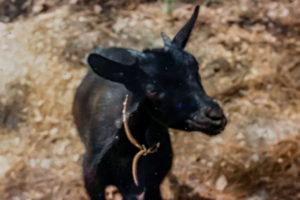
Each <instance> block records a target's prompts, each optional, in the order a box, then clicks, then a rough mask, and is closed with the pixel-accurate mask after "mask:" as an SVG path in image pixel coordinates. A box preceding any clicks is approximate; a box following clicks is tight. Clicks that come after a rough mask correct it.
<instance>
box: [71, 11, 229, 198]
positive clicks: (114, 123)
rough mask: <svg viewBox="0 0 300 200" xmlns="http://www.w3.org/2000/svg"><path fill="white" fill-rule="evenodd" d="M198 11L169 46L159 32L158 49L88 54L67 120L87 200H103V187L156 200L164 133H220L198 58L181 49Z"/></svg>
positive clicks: (167, 148)
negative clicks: (78, 143)
mask: <svg viewBox="0 0 300 200" xmlns="http://www.w3.org/2000/svg"><path fill="white" fill-rule="evenodd" d="M198 11H199V6H197V7H196V8H195V10H194V13H193V15H192V17H191V18H190V20H189V21H188V22H187V23H186V25H185V26H184V27H183V28H182V29H181V30H180V31H179V32H178V33H177V34H176V36H175V37H174V39H173V40H171V39H170V38H169V37H168V36H167V35H166V34H164V33H162V37H163V40H164V47H163V48H160V49H152V50H144V51H136V50H132V49H126V48H107V49H104V48H99V47H98V48H96V50H95V52H94V53H92V54H90V55H89V57H88V63H89V65H90V66H91V68H92V70H93V71H94V72H89V73H88V74H87V76H86V77H85V78H84V80H83V81H82V83H81V85H80V86H79V88H78V90H77V93H76V97H75V101H74V106H73V113H74V118H75V123H76V125H77V128H78V131H79V133H80V137H81V139H82V141H83V143H84V144H85V147H86V153H85V157H84V162H83V171H84V180H85V187H86V189H87V192H88V194H89V196H90V198H91V199H92V200H104V199H105V197H104V190H105V187H106V186H107V185H115V186H117V187H118V189H119V191H120V193H121V194H122V195H123V198H124V199H126V200H134V199H138V196H143V197H141V198H142V199H145V200H159V199H161V195H160V191H159V187H160V183H161V182H162V180H163V179H164V177H165V176H166V174H167V172H168V171H169V169H170V168H171V164H172V148H171V144H170V138H169V134H168V128H169V127H170V128H175V129H179V130H185V131H202V132H204V133H206V134H209V135H215V134H218V133H220V132H221V131H222V130H223V129H224V127H225V125H226V118H225V116H224V114H223V111H222V109H221V108H220V106H219V105H218V104H217V103H216V102H215V101H214V100H213V99H211V98H210V97H208V96H207V95H206V93H205V91H204V89H203V87H202V85H201V80H200V77H199V74H198V71H199V68H198V63H197V61H196V59H195V58H194V56H193V55H191V54H190V53H188V52H186V51H184V50H183V49H184V47H185V45H186V43H187V41H188V39H189V36H190V33H191V31H192V29H193V26H194V24H195V21H196V19H197V16H198ZM127 96H128V110H127V116H128V119H126V120H124V121H125V122H126V123H125V124H124V123H123V121H122V116H124V115H122V110H124V109H125V108H124V106H123V102H124V100H125V99H126V100H127ZM125 107H126V105H125ZM127 122H128V124H127ZM124 126H125V128H126V127H127V128H128V129H129V130H127V131H125V129H124ZM128 134H129V135H128ZM130 134H132V135H131V136H130ZM130 137H131V138H130ZM132 140H136V142H134V141H133V142H132ZM141 144H143V145H141ZM137 147H138V148H137ZM140 152H141V154H139V155H137V153H140ZM146 152H147V153H148V155H146V154H147V153H146ZM142 154H143V155H145V156H141V155H142ZM140 156H141V157H140ZM134 158H135V164H133V160H134ZM139 158H140V159H139ZM136 163H137V164H136ZM132 170H133V171H134V172H133V173H132ZM141 194H142V195H141ZM141 198H139V199H141Z"/></svg>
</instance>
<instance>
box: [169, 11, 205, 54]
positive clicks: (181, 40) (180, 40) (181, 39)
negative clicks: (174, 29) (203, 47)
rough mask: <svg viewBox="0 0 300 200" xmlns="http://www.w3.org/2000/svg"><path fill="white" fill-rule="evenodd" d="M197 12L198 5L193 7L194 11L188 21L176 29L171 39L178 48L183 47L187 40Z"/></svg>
mask: <svg viewBox="0 0 300 200" xmlns="http://www.w3.org/2000/svg"><path fill="white" fill-rule="evenodd" d="M198 13H199V5H198V6H196V8H195V9H194V13H193V15H192V16H191V18H190V19H189V21H188V22H187V23H186V24H185V25H184V26H183V27H182V28H181V29H180V30H179V31H178V33H177V34H176V35H175V37H174V39H173V43H174V44H175V45H176V46H177V47H178V48H180V49H183V48H184V47H185V45H186V43H187V41H188V40H189V37H190V34H191V32H192V30H193V27H194V25H195V22H196V20H197V17H198Z"/></svg>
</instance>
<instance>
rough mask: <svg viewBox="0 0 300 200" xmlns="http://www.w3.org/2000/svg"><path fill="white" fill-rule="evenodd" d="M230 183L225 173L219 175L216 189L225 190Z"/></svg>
mask: <svg viewBox="0 0 300 200" xmlns="http://www.w3.org/2000/svg"><path fill="white" fill-rule="evenodd" d="M227 185H228V182H227V179H226V177H225V176H224V175H221V176H219V178H218V179H217V181H216V185H215V187H216V189H217V190H219V191H223V190H224V189H225V188H226V186H227Z"/></svg>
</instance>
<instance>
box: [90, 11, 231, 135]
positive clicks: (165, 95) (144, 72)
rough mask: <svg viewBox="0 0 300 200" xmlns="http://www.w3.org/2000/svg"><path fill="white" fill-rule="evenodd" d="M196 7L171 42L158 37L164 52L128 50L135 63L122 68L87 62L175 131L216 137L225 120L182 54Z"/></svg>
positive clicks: (100, 60) (95, 58)
mask: <svg viewBox="0 0 300 200" xmlns="http://www.w3.org/2000/svg"><path fill="white" fill-rule="evenodd" d="M198 12H199V7H198V6H197V7H196V8H195V10H194V13H193V15H192V17H191V18H190V20H189V21H188V22H187V23H186V24H185V25H184V26H183V28H182V29H181V30H180V31H179V32H178V33H177V34H176V36H175V37H174V39H173V40H171V39H170V38H169V37H168V36H167V35H166V34H165V33H162V38H163V40H164V48H160V49H152V50H144V51H142V52H139V51H135V50H128V54H129V55H130V56H133V57H134V60H135V62H133V63H132V64H128V63H127V64H124V63H122V62H116V61H113V60H110V59H108V58H105V57H103V56H101V55H98V54H91V55H89V57H88V62H89V64H90V66H91V67H92V69H93V70H94V71H95V72H96V73H97V74H98V75H100V76H102V77H104V78H106V79H109V80H111V81H115V82H119V83H122V84H124V85H125V86H126V87H127V88H128V89H129V90H130V91H131V92H133V93H134V94H136V95H139V96H141V97H143V98H145V100H146V101H147V102H149V103H150V105H151V106H149V109H148V111H149V113H150V114H151V115H152V116H153V117H154V118H155V119H157V120H158V121H160V122H161V123H163V124H166V125H167V126H169V127H171V128H175V129H181V130H187V131H202V132H204V133H206V134H210V135H214V134H218V133H220V132H221V131H222V130H223V129H224V127H225V125H226V118H225V116H224V114H223V111H222V109H221V108H220V106H219V105H218V104H217V103H216V102H215V101H214V100H213V99H212V98H210V97H208V96H207V94H206V93H205V91H204V89H203V87H202V84H201V79H200V76H199V74H198V70H199V67H198V63H197V61H196V59H195V58H194V56H193V55H191V54H190V53H188V52H186V51H184V50H183V49H184V47H185V46H186V43H187V41H188V39H189V36H190V33H191V31H192V29H193V26H194V24H195V21H196V19H197V16H198Z"/></svg>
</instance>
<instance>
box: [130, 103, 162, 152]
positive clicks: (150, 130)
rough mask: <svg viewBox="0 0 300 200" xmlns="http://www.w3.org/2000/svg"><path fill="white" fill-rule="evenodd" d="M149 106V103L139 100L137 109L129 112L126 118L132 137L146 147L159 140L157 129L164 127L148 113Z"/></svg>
mask: <svg viewBox="0 0 300 200" xmlns="http://www.w3.org/2000/svg"><path fill="white" fill-rule="evenodd" d="M149 106H151V105H150V104H149V102H147V101H142V102H140V103H139V106H138V107H137V110H136V111H134V112H132V113H131V115H130V117H129V120H128V125H129V129H130V131H131V134H132V135H133V137H134V138H135V139H136V140H138V142H139V143H140V144H145V145H146V146H148V147H149V146H153V145H155V144H156V143H157V142H159V140H160V134H159V133H160V131H159V129H161V128H165V127H163V126H162V125H160V124H159V123H158V122H157V121H156V120H155V119H154V118H153V116H151V114H149Z"/></svg>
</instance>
